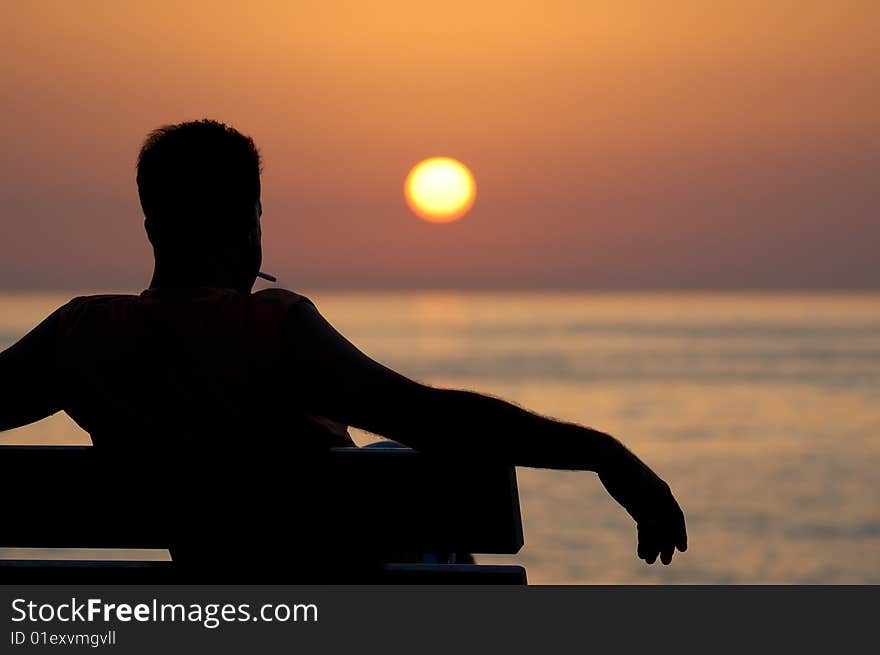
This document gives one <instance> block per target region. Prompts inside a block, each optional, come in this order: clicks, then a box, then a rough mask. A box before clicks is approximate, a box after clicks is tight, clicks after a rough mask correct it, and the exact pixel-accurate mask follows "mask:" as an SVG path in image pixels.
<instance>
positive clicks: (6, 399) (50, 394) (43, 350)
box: [0, 308, 63, 431]
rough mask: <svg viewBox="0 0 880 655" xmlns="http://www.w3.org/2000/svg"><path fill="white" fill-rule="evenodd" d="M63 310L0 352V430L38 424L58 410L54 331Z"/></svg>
mask: <svg viewBox="0 0 880 655" xmlns="http://www.w3.org/2000/svg"><path fill="white" fill-rule="evenodd" d="M62 309H63V308H62ZM62 309H59V310H57V311H56V312H54V313H53V314H51V315H50V316H49V317H48V318H46V319H45V320H44V321H43V322H42V323H40V324H39V325H38V326H37V327H35V328H34V329H33V330H31V331H30V332H28V333H27V334H26V335H24V336H23V337H22V338H21V339H20V340H19V341H17V342H16V343H14V344H13V345H11V346H10V347H9V348H7V349H6V350H4V351H3V352H0V431H2V430H11V429H12V428H17V427H20V426H22V425H27V424H28V423H33V422H34V421H39V420H40V419H43V418H46V417H47V416H50V415H52V414H54V413H55V412H57V411H58V410H59V409H61V404H60V401H59V399H58V394H57V392H56V375H55V328H56V324H57V317H58V314H59V312H61V311H62Z"/></svg>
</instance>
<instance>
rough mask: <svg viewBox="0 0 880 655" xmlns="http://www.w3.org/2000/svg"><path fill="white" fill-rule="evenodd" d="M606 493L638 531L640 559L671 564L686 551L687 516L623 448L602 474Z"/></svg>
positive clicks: (666, 487) (663, 486) (655, 477)
mask: <svg viewBox="0 0 880 655" xmlns="http://www.w3.org/2000/svg"><path fill="white" fill-rule="evenodd" d="M599 479H600V480H601V481H602V484H604V485H605V489H607V490H608V493H609V494H611V497H612V498H614V500H616V501H617V502H618V503H620V504H621V505H623V508H624V509H625V510H626V511H627V512H629V514H630V516H632V517H633V518H634V519H635V521H636V525H637V527H638V535H639V545H638V555H639V558H640V559H643V560H645V561H646V562H647V563H648V564H653V563H654V562H655V561H656V560H657V556H658V555H659V556H660V561H661V562H663V563H664V564H669V563H670V562H671V561H672V554H673V553H674V552H675V549H676V548H678V549H679V550H680V551H681V552H684V551H686V550H687V531H686V529H685V525H684V513H683V512H682V511H681V508H680V507H679V506H678V503H677V502H676V500H675V498H674V497H673V496H672V491H671V490H670V489H669V485H668V484H666V483H665V482H664V481H663V480H661V479H660V477H659V476H658V475H657V474H656V473H654V471H652V470H651V469H650V468H648V466H647V465H646V464H645V463H644V462H642V461H641V460H640V459H639V458H638V457H636V456H635V455H633V454H632V453H631V452H629V451H628V450H627V449H626V448H624V447H623V446H620V450H619V451H617V452H615V454H614V456H613V457H611V458H609V461H608V463H607V466H603V467H602V470H600V471H599Z"/></svg>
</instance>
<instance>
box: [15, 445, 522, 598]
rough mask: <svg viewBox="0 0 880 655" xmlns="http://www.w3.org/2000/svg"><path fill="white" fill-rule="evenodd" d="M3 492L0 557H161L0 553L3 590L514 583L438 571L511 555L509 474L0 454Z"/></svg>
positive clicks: (392, 456) (427, 462) (400, 463)
mask: <svg viewBox="0 0 880 655" xmlns="http://www.w3.org/2000/svg"><path fill="white" fill-rule="evenodd" d="M0 494H2V496H0V498H2V501H0V502H2V510H0V525H2V528H0V547H6V548H113V549H132V548H160V549H168V550H169V551H170V553H171V557H172V561H170V562H136V561H125V562H118V561H117V562H106V561H100V562H99V561H82V560H80V561H70V560H66V561H58V560H11V559H6V560H0V584H13V583H116V582H118V583H123V582H124V583H171V582H200V583H205V582H208V583H317V584H324V583H421V584H431V583H467V584H484V583H489V584H510V583H513V584H524V583H525V581H526V577H525V569H523V568H522V567H520V566H501V565H495V566H486V565H477V564H461V563H449V561H450V559H451V558H450V557H449V555H451V554H453V553H477V554H479V553H498V554H514V553H517V552H518V551H519V550H520V548H521V547H522V545H523V532H522V519H521V515H520V509H519V497H518V492H517V485H516V472H515V470H514V469H513V468H512V467H500V466H489V465H485V464H480V463H474V462H462V461H458V460H456V461H453V460H449V459H443V458H437V457H432V456H428V455H424V454H421V453H417V452H415V451H412V450H409V449H391V448H388V449H386V448H368V449H364V448H341V449H334V450H332V451H329V452H325V453H316V454H314V455H310V456H303V455H299V456H297V457H295V458H294V457H291V458H285V457H280V456H277V455H276V456H274V457H262V456H258V455H247V454H245V453H244V452H238V451H234V450H233V451H230V452H227V453H219V452H211V453H205V454H204V456H199V457H187V458H181V457H179V456H175V457H172V456H171V455H168V454H165V455H162V456H159V455H156V454H154V453H149V452H144V453H139V454H125V455H116V454H112V455H111V454H107V453H103V452H101V451H100V450H99V449H96V448H91V447H66V446H65V447H43V446H0ZM424 553H430V554H431V555H430V556H429V557H428V558H427V559H428V560H431V559H434V560H436V562H430V561H428V562H426V561H424V560H425V559H426V558H425V557H424V556H423V554H424ZM420 559H421V560H422V561H421V562H419V561H418V560H420Z"/></svg>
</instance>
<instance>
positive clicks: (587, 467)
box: [286, 303, 687, 564]
mask: <svg viewBox="0 0 880 655" xmlns="http://www.w3.org/2000/svg"><path fill="white" fill-rule="evenodd" d="M287 339H288V340H287V349H286V350H287V354H288V357H289V358H290V359H289V364H290V365H291V367H293V371H294V373H293V375H294V377H295V378H296V382H295V383H294V388H295V390H296V394H297V397H298V399H299V401H300V402H301V404H302V407H303V409H304V410H305V411H307V412H310V413H314V414H318V415H320V416H325V417H327V418H330V419H333V420H335V421H340V422H342V423H346V424H348V425H353V426H355V427H359V428H362V429H365V430H368V431H370V432H374V433H376V434H381V435H384V436H386V437H389V438H391V439H394V440H395V441H399V442H401V443H403V444H406V445H408V446H411V447H413V448H415V449H417V450H421V451H424V452H435V453H438V454H449V455H460V454H461V444H462V443H465V444H467V449H468V450H467V452H468V454H469V455H470V456H473V457H477V458H480V459H485V460H486V461H494V462H498V463H505V464H514V465H518V466H530V467H538V468H553V469H571V470H584V471H595V472H596V473H598V474H599V478H600V479H601V481H602V483H603V484H604V485H605V488H606V489H607V490H608V492H609V493H610V494H611V496H612V497H613V498H614V499H615V500H617V501H618V502H619V503H620V504H621V505H623V507H624V508H625V509H626V510H627V511H628V512H629V514H630V515H631V516H632V517H633V518H634V519H635V520H636V522H637V524H638V528H639V548H638V554H639V557H641V558H642V559H644V560H646V561H647V562H649V563H653V562H654V561H655V560H656V559H657V557H658V555H659V556H660V558H661V560H662V561H663V562H664V563H667V564H668V563H669V561H671V559H672V554H673V551H674V549H675V548H678V549H679V550H681V551H684V550H685V549H686V548H687V535H686V531H685V525H684V515H683V514H682V512H681V509H680V508H679V506H678V504H677V503H676V501H675V499H674V498H673V496H672V493H671V491H670V490H669V487H668V485H666V483H665V482H663V480H661V479H660V478H659V477H658V476H657V475H656V474H655V473H654V472H653V471H651V469H650V468H649V467H648V466H647V465H645V464H644V463H643V462H642V461H641V460H639V458H638V457H636V456H635V455H634V454H632V453H631V452H630V451H629V450H627V449H626V448H625V447H624V446H623V445H622V444H621V443H620V442H619V441H617V440H616V439H614V438H613V437H611V436H609V435H607V434H605V433H603V432H598V431H596V430H592V429H590V428H585V427H582V426H579V425H575V424H572V423H564V422H561V421H555V420H552V419H549V418H545V417H542V416H539V415H537V414H534V413H532V412H528V411H526V410H524V409H522V408H520V407H517V406H515V405H512V404H511V403H508V402H505V401H503V400H500V399H497V398H492V397H489V396H484V395H481V394H477V393H472V392H469V391H457V390H451V389H436V388H432V387H429V386H425V385H422V384H419V383H417V382H414V381H412V380H409V379H407V378H406V377H404V376H402V375H400V374H398V373H396V372H394V371H392V370H391V369H389V368H387V367H385V366H382V365H381V364H379V363H378V362H375V361H374V360H372V359H370V358H369V357H367V356H366V355H364V354H363V353H362V352H360V351H359V350H358V349H357V348H356V347H355V346H354V345H353V344H351V343H350V342H349V341H348V340H347V339H345V337H343V336H342V335H341V334H339V333H338V332H337V331H336V330H335V329H334V328H333V327H332V326H331V325H330V324H329V323H328V322H327V321H326V320H324V318H323V317H322V316H321V315H320V314H319V313H318V311H317V309H315V308H314V306H313V305H311V304H310V303H299V304H298V305H296V306H294V307H293V308H292V310H291V314H290V316H289V325H288V330H287ZM453 437H454V438H453Z"/></svg>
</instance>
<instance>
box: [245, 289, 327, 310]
mask: <svg viewBox="0 0 880 655" xmlns="http://www.w3.org/2000/svg"><path fill="white" fill-rule="evenodd" d="M251 298H253V299H254V300H255V301H256V302H258V303H267V304H273V305H283V306H286V307H291V306H294V305H300V304H304V305H310V304H311V303H312V301H311V300H309V299H308V298H306V297H305V296H304V295H302V294H301V293H296V292H295V291H290V290H289V289H263V290H262V291H257V292H256V293H253V294H251Z"/></svg>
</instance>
